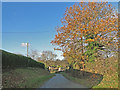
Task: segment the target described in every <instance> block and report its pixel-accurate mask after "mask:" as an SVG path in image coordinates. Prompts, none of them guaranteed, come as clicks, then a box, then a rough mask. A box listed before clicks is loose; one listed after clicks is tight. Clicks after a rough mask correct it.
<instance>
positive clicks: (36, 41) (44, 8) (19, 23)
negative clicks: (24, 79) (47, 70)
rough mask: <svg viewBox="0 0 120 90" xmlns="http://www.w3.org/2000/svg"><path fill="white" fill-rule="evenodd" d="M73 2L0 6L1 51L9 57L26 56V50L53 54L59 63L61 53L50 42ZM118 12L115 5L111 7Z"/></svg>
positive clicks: (9, 3)
mask: <svg viewBox="0 0 120 90" xmlns="http://www.w3.org/2000/svg"><path fill="white" fill-rule="evenodd" d="M73 4H74V2H3V3H2V49H3V50H6V51H8V52H11V53H17V54H23V55H26V52H27V50H26V47H22V46H21V43H27V42H28V43H30V46H29V51H30V50H31V49H33V50H37V51H38V52H39V53H41V52H42V51H43V50H50V51H53V52H54V53H56V54H57V55H58V57H57V58H59V59H63V57H62V56H61V55H62V52H60V51H54V47H55V46H53V45H52V44H51V43H50V42H51V40H53V39H54V37H55V34H57V32H56V29H55V28H56V26H60V25H61V22H60V20H61V18H62V17H63V16H64V13H65V10H66V7H70V6H72V5H73ZM111 4H112V5H113V6H115V7H116V8H118V5H117V2H116V3H111Z"/></svg>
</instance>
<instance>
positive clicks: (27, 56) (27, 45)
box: [27, 43, 29, 57]
mask: <svg viewBox="0 0 120 90" xmlns="http://www.w3.org/2000/svg"><path fill="white" fill-rule="evenodd" d="M28 46H29V43H27V57H28Z"/></svg>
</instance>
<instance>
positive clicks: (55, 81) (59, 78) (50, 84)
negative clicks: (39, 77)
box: [40, 74, 87, 88]
mask: <svg viewBox="0 0 120 90" xmlns="http://www.w3.org/2000/svg"><path fill="white" fill-rule="evenodd" d="M40 88H87V87H85V86H82V85H79V84H77V83H74V82H72V81H70V80H68V79H66V78H65V77H64V76H63V75H62V74H56V76H54V77H52V78H51V79H50V80H48V81H47V82H46V83H45V84H44V85H43V86H41V87H40Z"/></svg>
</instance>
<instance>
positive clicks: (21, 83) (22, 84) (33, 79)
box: [2, 67, 54, 88]
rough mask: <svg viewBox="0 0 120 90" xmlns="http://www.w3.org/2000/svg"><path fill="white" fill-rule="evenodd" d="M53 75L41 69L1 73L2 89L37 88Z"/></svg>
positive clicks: (30, 68) (31, 68)
mask: <svg viewBox="0 0 120 90" xmlns="http://www.w3.org/2000/svg"><path fill="white" fill-rule="evenodd" d="M53 76H54V74H50V73H49V72H48V71H46V70H44V69H41V68H33V67H28V68H17V69H14V70H10V71H7V72H4V73H3V81H2V84H3V88H39V87H40V86H41V85H42V84H44V82H45V81H46V80H48V79H50V78H51V77H53Z"/></svg>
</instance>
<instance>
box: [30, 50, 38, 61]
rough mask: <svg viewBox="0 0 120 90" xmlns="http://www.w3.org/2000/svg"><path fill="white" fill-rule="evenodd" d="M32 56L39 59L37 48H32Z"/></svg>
mask: <svg viewBox="0 0 120 90" xmlns="http://www.w3.org/2000/svg"><path fill="white" fill-rule="evenodd" d="M30 56H31V58H32V59H34V60H35V59H37V58H38V56H39V55H38V51H37V50H31V53H30Z"/></svg>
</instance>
